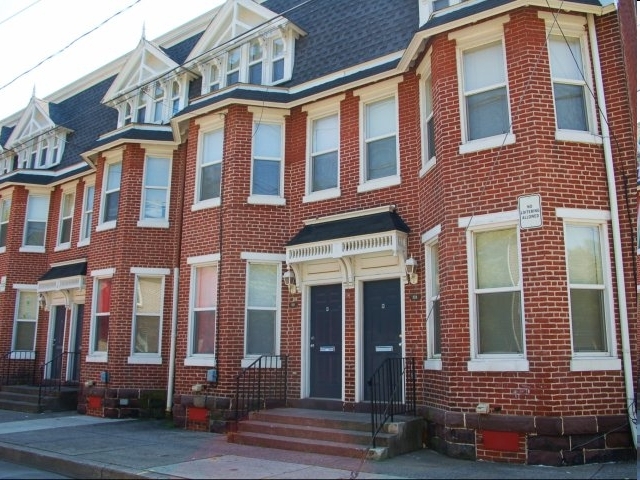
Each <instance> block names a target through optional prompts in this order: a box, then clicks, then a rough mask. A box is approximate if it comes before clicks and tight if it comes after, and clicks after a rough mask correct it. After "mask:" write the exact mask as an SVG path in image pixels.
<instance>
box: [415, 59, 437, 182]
mask: <svg viewBox="0 0 640 480" xmlns="http://www.w3.org/2000/svg"><path fill="white" fill-rule="evenodd" d="M432 51H433V48H432V47H429V50H427V53H426V55H425V58H424V60H423V61H422V63H421V64H420V65H419V66H418V68H417V69H416V73H417V74H418V75H420V138H421V139H422V145H421V155H422V162H421V167H420V172H419V173H418V176H419V177H424V176H425V175H426V174H427V172H429V171H431V170H432V169H433V168H434V167H435V166H436V156H435V155H434V156H433V157H431V158H427V155H428V151H429V149H428V145H429V140H428V138H429V136H428V132H427V122H426V115H427V111H426V105H427V90H426V82H427V79H428V78H433V77H432V76H431V53H432ZM431 87H432V88H431V103H432V105H431V119H432V120H433V117H434V111H433V110H434V106H435V102H434V101H433V83H432V84H431ZM434 151H435V145H434Z"/></svg>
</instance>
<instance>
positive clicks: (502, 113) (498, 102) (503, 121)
mask: <svg viewBox="0 0 640 480" xmlns="http://www.w3.org/2000/svg"><path fill="white" fill-rule="evenodd" d="M467 123H468V134H469V140H476V139H478V138H485V137H491V136H493V135H500V134H503V133H508V132H509V107H508V105H507V88H506V87H501V88H496V89H494V90H489V91H487V92H482V93H476V94H475V95H470V96H468V97H467Z"/></svg>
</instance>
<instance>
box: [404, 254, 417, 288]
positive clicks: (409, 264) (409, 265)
mask: <svg viewBox="0 0 640 480" xmlns="http://www.w3.org/2000/svg"><path fill="white" fill-rule="evenodd" d="M404 269H405V271H406V272H407V278H408V279H409V283H410V284H411V285H415V284H416V283H418V262H417V261H416V259H415V258H413V257H409V258H407V259H406V260H405V262H404Z"/></svg>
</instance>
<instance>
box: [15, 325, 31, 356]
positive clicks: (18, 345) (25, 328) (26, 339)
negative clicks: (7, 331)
mask: <svg viewBox="0 0 640 480" xmlns="http://www.w3.org/2000/svg"><path fill="white" fill-rule="evenodd" d="M35 339H36V322H17V323H16V334H15V341H14V345H13V348H14V350H33V347H34V344H35Z"/></svg>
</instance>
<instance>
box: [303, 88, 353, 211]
mask: <svg viewBox="0 0 640 480" xmlns="http://www.w3.org/2000/svg"><path fill="white" fill-rule="evenodd" d="M344 98H345V95H344V94H341V95H338V96H337V97H332V98H330V99H329V100H325V101H320V102H315V103H312V104H310V105H305V106H303V107H302V111H303V112H307V155H306V157H307V158H306V166H305V190H304V191H305V195H304V196H303V197H302V202H303V203H308V202H317V201H320V200H328V199H330V198H338V197H340V195H341V193H340V120H341V115H340V102H342V100H344ZM332 115H337V116H338V166H337V168H338V172H337V174H338V185H337V186H336V187H335V188H328V189H325V190H320V191H318V192H312V191H311V181H312V173H313V172H312V158H311V156H312V154H313V152H312V149H313V122H314V121H315V120H320V119H322V118H324V117H328V116H332Z"/></svg>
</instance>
